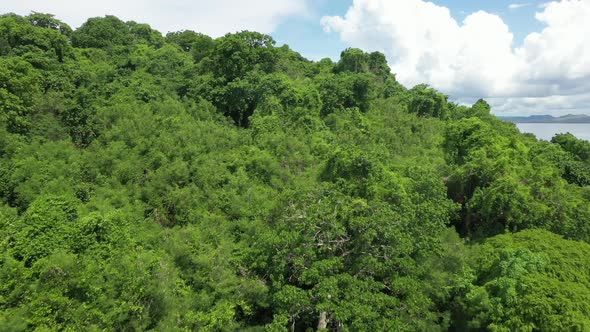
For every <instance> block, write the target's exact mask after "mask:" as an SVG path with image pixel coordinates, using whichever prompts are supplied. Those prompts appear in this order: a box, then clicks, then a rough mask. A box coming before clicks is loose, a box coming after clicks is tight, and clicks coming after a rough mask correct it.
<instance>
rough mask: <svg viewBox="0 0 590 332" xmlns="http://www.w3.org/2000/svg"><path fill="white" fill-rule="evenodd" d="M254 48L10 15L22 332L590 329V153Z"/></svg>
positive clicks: (12, 223) (0, 143) (357, 74)
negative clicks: (73, 25) (75, 27)
mask: <svg viewBox="0 0 590 332" xmlns="http://www.w3.org/2000/svg"><path fill="white" fill-rule="evenodd" d="M491 111H492V110H491V107H490V105H489V103H488V102H486V101H485V100H483V99H480V100H478V101H477V102H476V103H474V104H473V105H465V104H460V103H456V102H453V101H452V100H451V98H450V97H449V96H447V95H445V94H443V93H441V92H439V91H437V90H436V89H434V88H432V87H431V86H429V85H427V84H420V85H417V86H413V87H406V86H404V85H402V84H401V83H399V82H398V81H397V80H396V75H395V73H394V72H392V70H391V69H390V67H389V66H388V62H387V60H386V57H385V55H384V54H382V53H380V52H365V51H363V50H361V49H357V48H348V49H345V50H342V52H341V55H340V58H339V59H338V60H337V61H334V60H331V59H329V58H325V59H323V60H319V61H311V60H308V59H306V58H305V57H303V56H302V55H300V54H299V53H298V52H297V51H296V50H292V49H291V48H290V47H289V46H288V45H283V46H278V45H277V43H276V42H275V40H274V39H273V38H272V37H271V36H270V35H266V34H262V33H257V32H253V31H242V32H236V33H229V34H226V35H224V36H221V37H218V38H212V37H209V36H207V35H204V34H201V33H199V32H195V31H191V30H182V31H178V32H171V33H167V34H165V35H164V34H162V33H160V32H158V31H157V30H155V29H152V28H151V27H150V26H149V25H148V24H144V23H137V22H134V21H123V20H122V19H119V18H117V17H115V16H104V17H95V18H90V19H88V20H87V21H86V22H85V23H84V24H82V25H81V26H80V27H79V28H77V29H72V28H71V27H70V26H68V25H67V24H66V23H64V22H62V21H60V20H58V19H57V18H55V17H54V16H53V15H51V14H43V13H36V12H33V13H31V14H30V15H27V16H21V15H17V14H4V15H1V16H0V331H39V332H41V331H250V332H254V331H277V332H278V331H590V142H588V141H585V140H581V139H578V138H576V137H575V136H573V135H571V134H558V135H556V136H554V137H553V139H551V140H550V141H548V140H539V139H537V138H536V137H535V136H534V135H532V134H522V133H520V132H519V130H518V129H517V127H516V126H515V125H514V124H513V123H511V122H508V121H505V120H502V119H500V118H498V117H496V116H495V115H494V114H493V113H492V112H491Z"/></svg>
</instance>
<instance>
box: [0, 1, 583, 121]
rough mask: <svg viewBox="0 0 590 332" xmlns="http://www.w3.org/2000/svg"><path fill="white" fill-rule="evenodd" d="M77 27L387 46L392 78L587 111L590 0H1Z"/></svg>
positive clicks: (336, 49) (524, 110) (470, 98)
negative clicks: (97, 20) (102, 20)
mask: <svg viewBox="0 0 590 332" xmlns="http://www.w3.org/2000/svg"><path fill="white" fill-rule="evenodd" d="M31 11H36V12H44V13H51V14H54V15H55V16H56V17H57V18H58V19H61V20H62V21H64V22H66V23H68V24H70V25H71V26H72V27H74V28H76V27H78V26H80V25H81V24H83V23H84V22H85V21H86V19H87V18H89V17H96V16H103V15H107V14H111V15H116V16H118V17H119V18H121V19H123V20H134V21H137V22H141V23H148V24H150V25H151V26H152V27H154V28H155V29H158V30H159V31H161V32H162V33H166V32H169V31H178V30H184V29H187V30H194V31H198V32H202V33H206V34H209V35H211V36H214V37H217V36H222V35H224V34H225V33H228V32H235V31H240V30H255V31H259V32H263V33H267V34H270V35H272V36H273V37H274V39H275V40H276V41H277V44H278V45H281V44H288V45H289V46H290V47H291V48H292V49H294V50H296V51H298V52H300V53H301V54H302V55H304V56H305V57H307V58H309V59H311V60H319V59H322V58H325V57H329V58H332V59H334V60H336V61H337V60H338V58H339V55H340V52H341V51H342V50H344V49H346V48H348V47H356V48H360V49H363V50H365V51H367V52H372V51H380V52H383V53H384V54H385V55H386V57H387V60H388V62H389V65H390V67H391V69H392V72H394V73H395V74H396V77H397V79H398V81H400V82H401V83H402V84H404V85H405V86H407V87H408V88H411V87H412V86H414V85H416V84H420V83H427V84H430V85H431V86H433V87H434V88H436V89H438V90H440V91H442V92H444V93H446V94H448V95H449V97H450V99H451V100H453V101H456V102H459V103H462V104H471V103H473V102H474V101H476V100H477V99H479V98H485V99H486V100H487V101H488V102H489V103H490V104H491V105H492V110H493V112H494V113H495V114H498V115H532V114H552V115H556V116H558V115H564V114H569V113H573V114H579V113H586V114H590V0H559V1H550V2H547V0H543V1H532V0H531V1H527V0H522V1H520V0H516V1H515V0H511V1H505V0H433V1H431V2H428V1H423V0H216V1H211V0H144V1H140V0H125V1H121V0H102V1H84V2H82V1H80V0H52V1H47V0H0V12H15V13H17V14H21V15H26V14H28V13H30V12H31Z"/></svg>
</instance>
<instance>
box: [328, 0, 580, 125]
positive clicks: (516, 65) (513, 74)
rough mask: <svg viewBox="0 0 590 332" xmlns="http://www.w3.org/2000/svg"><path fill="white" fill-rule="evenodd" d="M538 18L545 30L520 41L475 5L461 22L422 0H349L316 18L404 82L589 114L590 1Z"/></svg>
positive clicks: (499, 105) (572, 0) (517, 108)
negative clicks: (382, 60)
mask: <svg viewBox="0 0 590 332" xmlns="http://www.w3.org/2000/svg"><path fill="white" fill-rule="evenodd" d="M535 17H536V19H537V20H539V21H540V22H542V23H543V24H545V28H544V29H543V30H542V31H540V32H535V33H531V34H530V35H528V36H527V37H526V38H525V41H524V43H523V44H522V45H521V46H519V47H515V46H514V38H513V34H512V33H511V31H510V29H509V27H508V26H507V25H506V24H505V23H504V21H503V20H502V18H501V17H499V16H498V15H494V14H490V13H487V12H484V11H478V12H475V13H472V14H470V15H468V16H467V17H466V18H465V19H464V20H463V22H461V23H459V22H457V21H456V20H455V19H454V18H453V17H452V16H451V14H450V12H449V9H448V8H446V7H443V6H438V5H435V4H433V3H431V2H426V1H422V0H404V1H390V0H354V3H353V5H352V6H351V7H350V8H349V10H348V12H347V13H346V15H345V16H344V17H340V16H328V17H323V18H322V21H321V22H322V25H323V26H324V29H325V30H326V31H333V32H337V33H339V35H340V37H341V39H342V40H343V41H345V42H347V43H348V44H350V45H351V46H354V47H360V48H363V49H365V50H368V51H369V50H378V51H382V52H384V53H385V54H386V55H387V58H388V61H389V63H390V65H391V67H392V70H393V71H394V72H395V73H396V74H397V77H398V79H399V80H400V81H401V82H402V83H404V84H405V85H408V86H412V85H415V84H418V83H423V82H426V83H429V84H431V85H432V86H434V87H436V88H438V89H440V90H442V91H444V92H445V93H448V94H450V95H451V96H452V97H453V98H454V99H456V100H474V99H476V98H479V97H486V98H490V99H491V100H493V105H495V106H496V108H495V111H497V112H511V113H516V112H522V113H523V114H524V113H542V112H544V111H547V112H549V111H552V112H554V114H559V113H560V112H561V113H568V112H570V110H571V109H577V110H580V111H581V112H587V113H588V112H590V34H588V33H586V32H587V31H590V19H589V18H590V1H587V0H563V1H561V2H556V1H554V2H550V3H547V4H546V5H545V7H544V8H542V9H541V11H540V12H539V13H537V14H536V16H535ZM556 102H557V104H556ZM559 105H562V107H561V108H560V107H559ZM537 106H538V109H537V108H535V107H537ZM509 107H512V108H509ZM559 109H561V110H562V111H559Z"/></svg>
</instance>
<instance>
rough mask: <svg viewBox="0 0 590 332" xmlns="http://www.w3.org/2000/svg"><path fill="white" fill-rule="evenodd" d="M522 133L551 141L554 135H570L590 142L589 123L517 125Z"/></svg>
mask: <svg viewBox="0 0 590 332" xmlns="http://www.w3.org/2000/svg"><path fill="white" fill-rule="evenodd" d="M516 126H517V127H518V129H519V130H520V132H522V133H532V134H535V136H537V138H539V139H544V140H548V141H549V140H551V138H552V137H553V136H555V134H561V133H571V134H572V135H574V136H576V137H577V138H580V139H584V140H587V141H590V123H517V124H516Z"/></svg>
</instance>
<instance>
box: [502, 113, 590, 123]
mask: <svg viewBox="0 0 590 332" xmlns="http://www.w3.org/2000/svg"><path fill="white" fill-rule="evenodd" d="M500 118H501V119H503V120H507V121H511V122H514V123H590V116H589V115H586V114H568V115H563V116H560V117H554V116H551V115H531V116H501V117H500Z"/></svg>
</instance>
